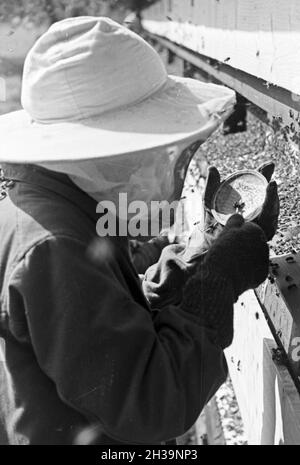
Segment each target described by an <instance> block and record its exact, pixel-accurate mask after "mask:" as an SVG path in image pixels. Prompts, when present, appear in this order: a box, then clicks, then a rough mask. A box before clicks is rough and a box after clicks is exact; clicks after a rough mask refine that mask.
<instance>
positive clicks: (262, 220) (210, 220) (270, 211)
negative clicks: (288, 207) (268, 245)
mask: <svg viewBox="0 0 300 465" xmlns="http://www.w3.org/2000/svg"><path fill="white" fill-rule="evenodd" d="M274 169H275V164H274V163H273V162H266V163H264V164H263V165H261V166H260V167H259V168H258V169H257V171H258V172H259V173H261V174H262V175H263V176H264V177H265V178H266V180H267V181H268V183H269V184H268V187H267V193H266V199H265V202H264V204H263V208H262V211H261V213H260V215H259V216H258V218H256V219H255V220H254V221H253V222H254V223H256V224H258V225H259V226H260V227H261V228H262V229H263V230H264V233H265V235H266V238H267V240H268V241H269V240H271V239H272V237H273V236H274V234H275V232H276V229H277V224H278V216H279V197H278V192H277V184H276V181H271V178H272V175H273V173H274ZM220 184H221V178H220V173H219V171H218V170H217V168H215V167H214V166H213V167H211V168H209V170H208V176H207V181H206V186H205V191H204V208H205V211H206V216H205V227H204V229H207V228H209V227H210V226H212V225H215V227H214V228H210V229H208V231H207V233H206V236H207V237H206V241H207V243H212V242H213V240H214V239H215V238H216V237H217V236H218V234H219V233H220V232H221V230H222V226H221V225H220V224H219V223H217V224H216V220H215V218H214V217H213V215H212V213H211V209H212V201H213V197H214V194H215V192H216V191H217V189H218V188H219V186H220Z"/></svg>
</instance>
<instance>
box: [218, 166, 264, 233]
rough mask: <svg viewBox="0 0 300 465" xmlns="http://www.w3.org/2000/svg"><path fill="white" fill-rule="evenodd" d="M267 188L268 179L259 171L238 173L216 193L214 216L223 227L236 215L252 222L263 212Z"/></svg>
mask: <svg viewBox="0 0 300 465" xmlns="http://www.w3.org/2000/svg"><path fill="white" fill-rule="evenodd" d="M267 186H268V182H267V180H266V178H265V177H264V176H263V175H262V174H261V173H259V172H258V171H254V170H242V171H236V172H235V173H233V174H231V175H230V176H228V177H227V178H226V179H225V180H224V181H223V182H222V183H221V184H220V186H219V188H218V190H217V191H216V193H215V195H214V197H213V202H212V214H213V216H214V217H215V219H216V220H217V221H218V223H220V224H223V225H225V224H226V223H227V220H228V219H229V218H230V216H232V215H234V214H235V213H239V214H240V215H242V216H243V217H244V219H245V221H252V220H253V219H254V218H256V217H257V216H258V215H259V214H260V212H261V210H262V207H263V203H264V201H265V198H266V189H267Z"/></svg>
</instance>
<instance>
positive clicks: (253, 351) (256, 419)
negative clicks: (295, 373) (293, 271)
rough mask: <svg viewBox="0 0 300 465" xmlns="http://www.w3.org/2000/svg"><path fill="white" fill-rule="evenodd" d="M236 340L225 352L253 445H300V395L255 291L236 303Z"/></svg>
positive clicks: (249, 441)
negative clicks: (278, 358)
mask: <svg viewBox="0 0 300 465" xmlns="http://www.w3.org/2000/svg"><path fill="white" fill-rule="evenodd" d="M234 327H235V337H234V341H233V344H232V345H231V346H230V347H229V348H228V349H227V350H226V358H227V362H228V367H229V371H230V376H231V379H232V382H233V385H234V389H235V393H236V396H237V400H238V404H239V407H240V410H241V415H242V419H243V422H244V426H245V435H246V438H247V440H248V443H249V444H261V445H268V444H282V443H284V444H300V415H299V407H300V397H299V394H298V391H297V389H296V387H295V384H294V382H293V380H292V378H291V376H290V374H289V372H288V370H287V369H286V367H284V366H279V365H276V364H275V362H274V361H273V360H272V350H273V349H276V348H277V346H276V344H275V342H274V339H273V337H272V333H271V331H270V328H269V327H268V324H267V322H266V320H265V317H264V313H263V311H262V309H261V306H260V304H259V302H258V300H257V298H256V296H255V294H254V292H253V291H248V292H246V293H245V294H243V295H242V296H241V297H240V299H239V301H238V303H237V304H236V305H235V322H234Z"/></svg>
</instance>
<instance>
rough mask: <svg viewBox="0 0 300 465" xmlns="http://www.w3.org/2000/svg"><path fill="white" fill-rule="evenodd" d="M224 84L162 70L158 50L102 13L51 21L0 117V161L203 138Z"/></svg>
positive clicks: (212, 124)
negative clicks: (16, 95) (15, 97)
mask: <svg viewBox="0 0 300 465" xmlns="http://www.w3.org/2000/svg"><path fill="white" fill-rule="evenodd" d="M234 103H235V94H234V92H233V91H232V90H230V89H228V88H225V87H223V86H217V85H214V84H205V83H202V82H200V81H197V80H194V79H187V78H180V77H175V76H168V75H167V72H166V70H165V67H164V65H163V63H162V61H161V59H160V57H159V55H158V54H157V53H156V51H155V50H154V49H153V48H152V47H151V46H150V45H149V44H148V43H147V42H146V41H144V40H143V39H142V38H141V37H139V36H138V35H137V34H135V33H134V32H132V31H130V30H128V29H127V28H126V27H124V26H121V25H120V24H118V23H115V22H114V21H112V20H111V19H108V18H103V17H100V18H96V17H88V16H86V17H77V18H69V19H65V20H63V21H60V22H57V23H55V24H53V25H52V26H51V27H50V28H49V29H48V31H47V32H46V33H45V34H43V35H42V36H41V37H40V38H39V39H38V40H37V42H36V43H35V45H34V46H33V47H32V49H31V50H30V51H29V53H28V55H27V57H26V60H25V65H24V74H23V82H22V105H23V108H24V110H20V111H16V112H12V113H8V114H6V115H3V116H1V117H0V162H1V161H2V162H4V161H6V162H12V163H35V164H37V163H38V164H42V163H47V165H48V166H49V163H50V164H51V163H53V164H55V163H57V162H68V161H74V160H88V159H95V158H99V157H107V156H115V155H120V154H124V153H131V152H143V151H149V150H152V149H153V148H158V147H166V146H169V145H173V144H176V143H179V142H185V141H186V142H187V143H189V142H193V141H195V140H203V141H204V140H205V139H206V138H207V137H208V136H209V135H210V134H211V133H212V132H213V131H214V130H215V129H216V127H217V126H218V125H219V123H220V118H221V119H224V118H225V117H226V116H227V115H228V114H229V112H230V111H231V110H232V107H233V105H234Z"/></svg>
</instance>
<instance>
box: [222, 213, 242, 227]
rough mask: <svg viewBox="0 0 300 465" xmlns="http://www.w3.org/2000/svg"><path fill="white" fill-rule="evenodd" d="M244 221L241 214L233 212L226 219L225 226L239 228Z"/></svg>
mask: <svg viewBox="0 0 300 465" xmlns="http://www.w3.org/2000/svg"><path fill="white" fill-rule="evenodd" d="M244 223H245V220H244V218H243V217H242V215H239V214H238V213H235V214H234V215H232V216H231V217H230V218H229V220H228V221H227V223H226V225H225V228H226V229H231V228H240V227H242V226H243V224H244Z"/></svg>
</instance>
